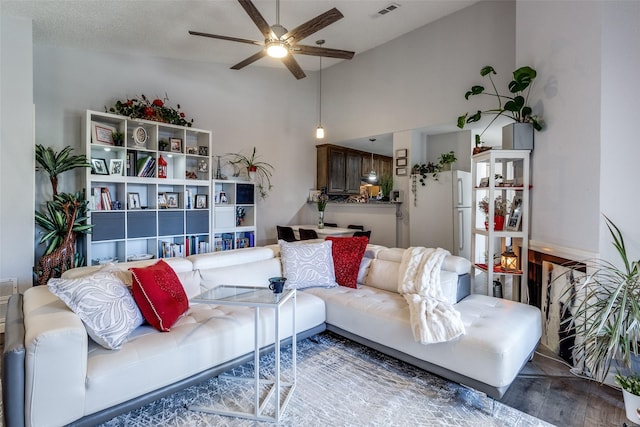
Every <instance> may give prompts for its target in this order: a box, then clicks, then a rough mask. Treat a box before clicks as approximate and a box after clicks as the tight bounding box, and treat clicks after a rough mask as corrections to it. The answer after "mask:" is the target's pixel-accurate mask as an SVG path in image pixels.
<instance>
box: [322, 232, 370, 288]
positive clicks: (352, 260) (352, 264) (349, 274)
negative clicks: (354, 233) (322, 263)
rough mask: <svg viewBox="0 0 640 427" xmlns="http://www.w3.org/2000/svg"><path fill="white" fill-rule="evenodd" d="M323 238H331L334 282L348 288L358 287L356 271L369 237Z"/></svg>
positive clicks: (329, 237)
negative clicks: (334, 273)
mask: <svg viewBox="0 0 640 427" xmlns="http://www.w3.org/2000/svg"><path fill="white" fill-rule="evenodd" d="M325 240H331V241H332V242H333V243H332V248H331V255H333V268H334V270H335V272H336V282H338V284H339V285H340V286H346V287H348V288H357V287H358V284H357V283H358V271H359V270H360V263H361V262H362V257H363V256H364V251H365V250H366V249H367V243H369V239H368V238H367V237H366V236H358V237H331V236H328V237H327V238H326V239H325Z"/></svg>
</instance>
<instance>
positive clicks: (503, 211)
mask: <svg viewBox="0 0 640 427" xmlns="http://www.w3.org/2000/svg"><path fill="white" fill-rule="evenodd" d="M478 208H480V211H481V212H482V213H484V216H485V221H484V227H485V229H487V230H488V229H489V198H488V197H483V198H482V200H480V201H479V202H478ZM506 215H507V202H506V201H505V200H504V199H503V198H502V196H498V197H496V198H495V199H494V201H493V229H494V230H495V231H500V230H502V229H503V228H504V218H505V216H506Z"/></svg>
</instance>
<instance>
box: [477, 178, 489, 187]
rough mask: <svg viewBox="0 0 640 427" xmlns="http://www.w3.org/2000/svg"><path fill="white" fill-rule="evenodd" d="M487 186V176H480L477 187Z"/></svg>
mask: <svg viewBox="0 0 640 427" xmlns="http://www.w3.org/2000/svg"><path fill="white" fill-rule="evenodd" d="M488 186H489V177H488V176H485V177H484V178H480V185H478V187H480V188H485V187H488Z"/></svg>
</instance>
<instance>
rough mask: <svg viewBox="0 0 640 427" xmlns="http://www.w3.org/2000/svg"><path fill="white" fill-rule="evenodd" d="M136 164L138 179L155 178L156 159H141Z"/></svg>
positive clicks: (148, 157)
mask: <svg viewBox="0 0 640 427" xmlns="http://www.w3.org/2000/svg"><path fill="white" fill-rule="evenodd" d="M136 164H137V170H138V176H139V177H144V178H151V177H153V176H155V166H156V159H154V158H153V157H152V156H146V157H141V158H139V159H138V160H137V163H136Z"/></svg>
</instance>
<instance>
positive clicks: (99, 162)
mask: <svg viewBox="0 0 640 427" xmlns="http://www.w3.org/2000/svg"><path fill="white" fill-rule="evenodd" d="M91 173H93V174H94V175H109V168H107V161H106V160H105V159H91Z"/></svg>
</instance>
